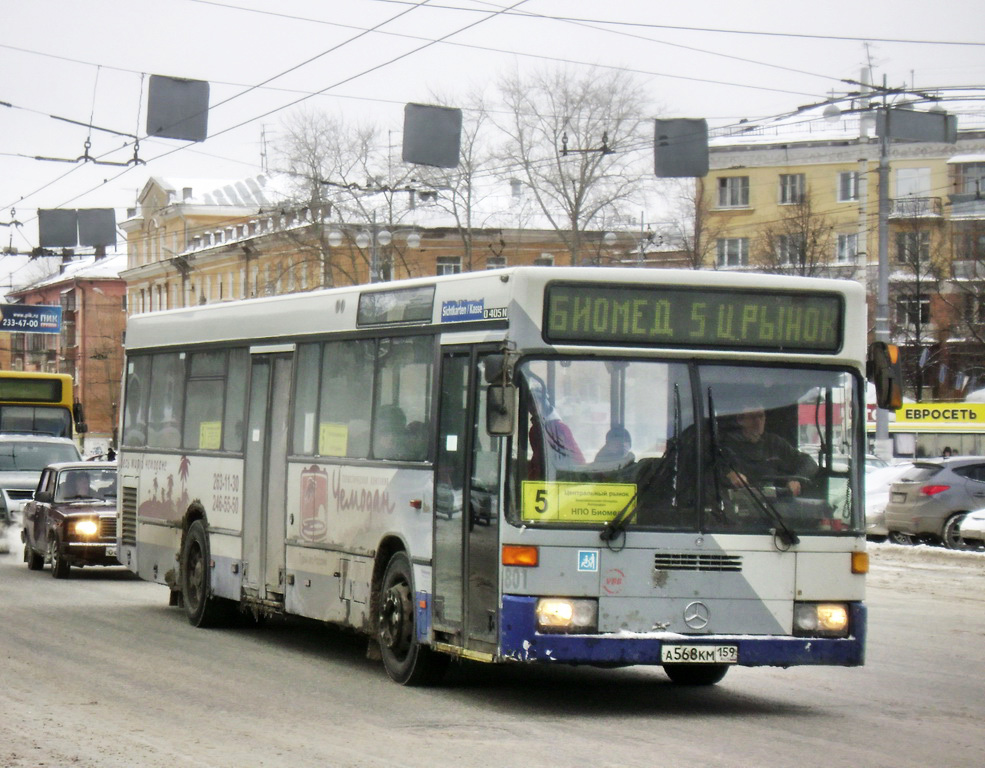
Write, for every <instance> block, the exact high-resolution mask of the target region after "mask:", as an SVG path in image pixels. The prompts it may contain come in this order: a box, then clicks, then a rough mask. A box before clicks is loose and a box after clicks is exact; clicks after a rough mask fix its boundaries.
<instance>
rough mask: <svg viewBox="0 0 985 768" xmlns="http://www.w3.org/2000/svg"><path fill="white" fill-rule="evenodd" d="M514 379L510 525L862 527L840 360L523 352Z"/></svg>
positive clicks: (850, 380) (854, 438)
mask: <svg viewBox="0 0 985 768" xmlns="http://www.w3.org/2000/svg"><path fill="white" fill-rule="evenodd" d="M517 378H518V384H519V391H520V413H521V414H522V416H521V418H520V425H519V433H518V435H517V439H516V441H515V442H516V445H515V447H514V451H513V458H514V461H513V462H512V464H511V466H512V471H513V474H514V476H515V485H514V488H515V494H514V499H515V501H514V503H513V505H512V509H511V510H510V520H511V522H513V523H514V524H517V525H546V526H572V525H576V526H577V525H604V524H605V523H607V522H610V521H612V520H614V519H616V518H617V517H619V518H625V520H626V524H627V525H628V526H630V527H632V526H639V527H647V528H656V529H661V530H669V531H688V532H690V531H712V532H736V533H757V532H766V531H769V530H772V529H775V528H776V527H777V525H778V521H777V516H779V517H781V518H782V521H783V523H784V524H785V525H787V526H789V528H791V529H793V530H795V531H797V532H798V533H811V534H829V533H844V532H857V531H858V530H860V523H861V521H860V510H859V509H858V508H857V507H858V505H857V504H853V503H852V499H853V498H854V497H855V496H856V495H857V494H853V493H852V489H853V487H854V486H855V484H856V483H857V482H858V481H859V479H858V472H857V470H856V469H855V468H854V467H853V464H854V463H855V462H852V461H851V458H852V457H855V456H860V455H861V450H860V447H861V430H860V429H859V428H857V424H856V420H857V415H856V413H857V410H858V409H857V406H856V405H855V404H856V403H857V402H858V397H859V394H858V393H859V392H860V385H859V383H858V381H857V380H856V377H854V376H853V375H852V374H851V373H849V372H848V371H846V370H833V369H819V368H817V367H812V368H806V367H801V368H797V367H789V366H784V367H777V366H754V365H735V364H731V365H720V364H710V363H709V364H705V363H697V362H671V361H658V360H616V359H611V360H603V359H598V358H593V359H574V360H570V359H568V360H559V359H550V360H533V359H528V360H526V361H524V362H523V363H521V365H520V366H519V369H518V377H517Z"/></svg>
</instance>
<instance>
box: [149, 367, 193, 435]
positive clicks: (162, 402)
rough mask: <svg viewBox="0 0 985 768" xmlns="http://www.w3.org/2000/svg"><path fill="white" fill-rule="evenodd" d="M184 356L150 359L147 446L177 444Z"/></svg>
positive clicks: (183, 380)
mask: <svg viewBox="0 0 985 768" xmlns="http://www.w3.org/2000/svg"><path fill="white" fill-rule="evenodd" d="M184 386H185V356H184V355H179V354H177V353H167V354H162V355H155V356H154V361H153V362H152V363H151V382H150V387H151V388H150V401H149V402H148V419H147V445H148V446H149V447H151V448H180V447H181V429H180V427H181V412H182V405H183V403H184V397H183V396H182V395H183V392H184Z"/></svg>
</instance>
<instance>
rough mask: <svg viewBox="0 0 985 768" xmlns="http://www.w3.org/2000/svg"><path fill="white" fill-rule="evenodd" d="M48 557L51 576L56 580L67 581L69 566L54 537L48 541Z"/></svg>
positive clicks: (66, 557) (56, 538) (66, 556)
mask: <svg viewBox="0 0 985 768" xmlns="http://www.w3.org/2000/svg"><path fill="white" fill-rule="evenodd" d="M48 557H49V559H50V560H51V575H52V576H53V577H54V578H56V579H67V578H68V576H69V572H70V571H71V566H70V565H69V563H68V555H66V554H65V553H64V552H62V551H61V547H60V546H59V544H58V537H56V536H52V537H51V538H50V539H49V540H48Z"/></svg>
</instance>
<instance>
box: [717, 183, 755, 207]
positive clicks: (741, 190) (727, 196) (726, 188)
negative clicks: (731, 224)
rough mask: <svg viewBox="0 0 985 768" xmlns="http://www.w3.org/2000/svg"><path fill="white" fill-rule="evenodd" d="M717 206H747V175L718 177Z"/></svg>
mask: <svg viewBox="0 0 985 768" xmlns="http://www.w3.org/2000/svg"><path fill="white" fill-rule="evenodd" d="M718 207H719V208H748V207H749V177H748V176H725V177H721V178H719V179H718Z"/></svg>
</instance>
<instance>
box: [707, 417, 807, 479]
mask: <svg viewBox="0 0 985 768" xmlns="http://www.w3.org/2000/svg"><path fill="white" fill-rule="evenodd" d="M722 448H723V449H724V450H725V455H726V461H727V465H728V466H727V467H726V469H727V472H726V474H725V479H726V481H727V482H728V483H729V485H731V486H732V487H733V488H742V487H744V486H745V484H747V483H751V484H759V483H762V482H763V481H765V480H767V479H769V478H782V479H783V480H784V484H785V486H786V488H787V489H788V490H789V491H790V493H791V494H793V495H794V496H799V495H800V494H801V492H802V491H803V487H802V485H803V484H802V483H801V481H800V480H799V479H797V478H808V479H810V478H812V477H814V475H816V474H817V469H818V467H817V464H816V463H815V461H814V459H812V458H811V457H810V456H808V455H807V454H806V453H802V452H801V451H798V450H797V449H796V448H794V447H793V446H792V445H790V443H788V442H787V441H786V440H784V439H783V438H782V437H780V436H779V435H776V434H773V433H772V432H767V431H766V411H765V410H763V407H762V406H761V405H758V404H750V405H747V406H746V407H744V408H743V409H742V411H741V412H740V413H738V414H737V415H736V416H735V424H734V428H733V429H730V430H724V431H723V434H722ZM792 476H796V477H792Z"/></svg>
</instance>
